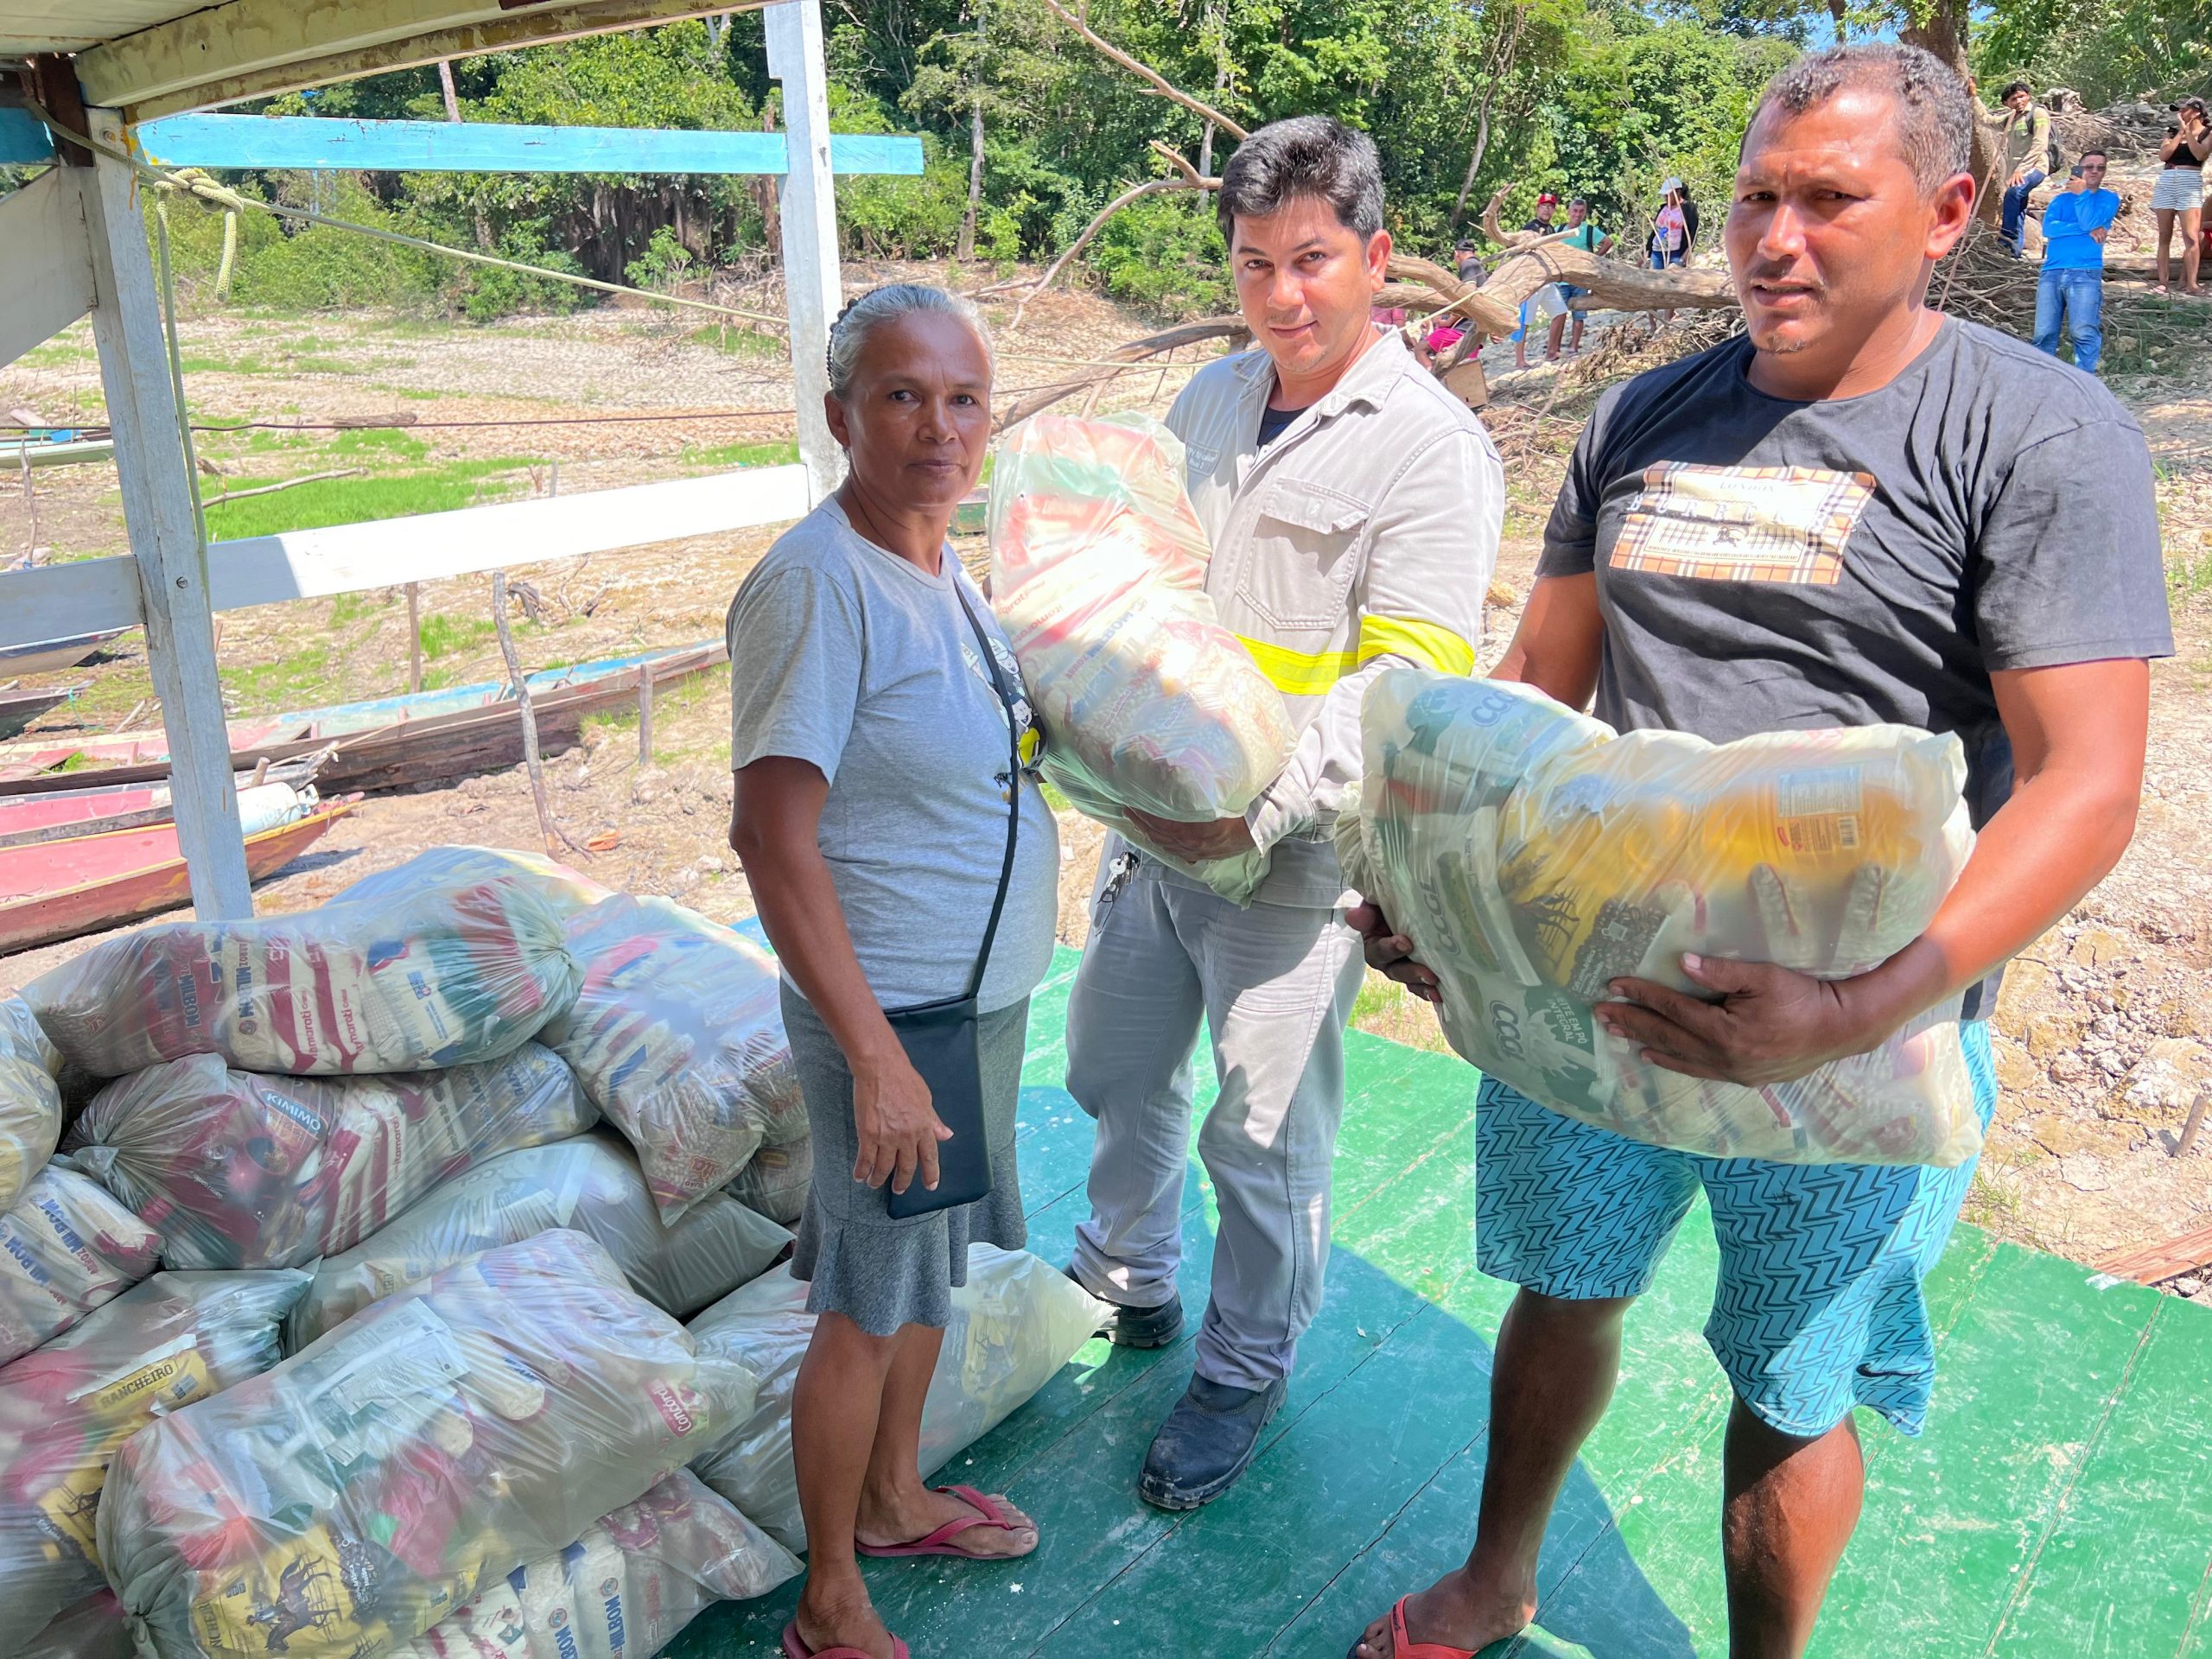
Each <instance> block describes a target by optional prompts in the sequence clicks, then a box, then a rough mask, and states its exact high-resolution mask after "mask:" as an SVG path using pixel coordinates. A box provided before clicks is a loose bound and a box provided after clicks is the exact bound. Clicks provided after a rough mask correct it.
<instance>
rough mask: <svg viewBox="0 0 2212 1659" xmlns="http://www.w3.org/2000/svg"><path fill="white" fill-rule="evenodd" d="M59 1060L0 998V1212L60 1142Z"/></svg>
mask: <svg viewBox="0 0 2212 1659" xmlns="http://www.w3.org/2000/svg"><path fill="white" fill-rule="evenodd" d="M60 1070H61V1056H60V1053H59V1052H57V1051H56V1050H55V1048H54V1045H53V1044H52V1043H51V1042H49V1041H48V1040H47V1035H46V1033H45V1032H43V1031H42V1030H41V1029H40V1028H39V1023H38V1021H37V1020H36V1019H35V1018H34V1017H33V1016H32V1014H31V1008H30V1004H29V1003H28V1002H26V1001H23V1000H22V998H21V997H19V996H0V1211H5V1210H11V1209H13V1208H14V1207H15V1205H16V1199H17V1198H21V1197H22V1192H23V1188H24V1187H25V1186H26V1185H29V1182H30V1179H31V1177H32V1176H34V1175H35V1174H37V1173H38V1172H39V1168H40V1166H41V1165H43V1164H44V1163H45V1162H46V1160H47V1159H48V1156H49V1155H50V1154H52V1153H53V1151H54V1145H55V1143H56V1142H57V1141H60V1139H61V1090H60V1088H59V1087H58V1086H57V1085H56V1084H55V1083H54V1077H56V1076H57V1075H58V1074H59V1073H60Z"/></svg>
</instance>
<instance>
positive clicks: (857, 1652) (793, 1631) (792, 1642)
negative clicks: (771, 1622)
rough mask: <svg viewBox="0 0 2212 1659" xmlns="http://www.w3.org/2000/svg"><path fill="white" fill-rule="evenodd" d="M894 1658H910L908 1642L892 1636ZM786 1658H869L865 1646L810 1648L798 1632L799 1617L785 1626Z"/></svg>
mask: <svg viewBox="0 0 2212 1659" xmlns="http://www.w3.org/2000/svg"><path fill="white" fill-rule="evenodd" d="M891 1653H892V1659H909V1656H908V1654H907V1652H906V1643H904V1642H901V1641H900V1640H899V1638H898V1637H895V1636H894V1637H892V1638H891ZM784 1659H869V1655H868V1649H865V1648H810V1647H808V1646H807V1645H806V1643H805V1641H804V1639H803V1638H802V1637H800V1635H799V1633H798V1620H797V1619H793V1620H791V1623H790V1624H786V1625H785V1626H784Z"/></svg>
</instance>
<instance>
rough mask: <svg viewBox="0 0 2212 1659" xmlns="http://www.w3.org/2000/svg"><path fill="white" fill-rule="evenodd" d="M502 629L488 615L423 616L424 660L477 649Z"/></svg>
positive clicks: (430, 661) (444, 612)
mask: <svg viewBox="0 0 2212 1659" xmlns="http://www.w3.org/2000/svg"><path fill="white" fill-rule="evenodd" d="M497 632H499V627H498V625H497V624H495V623H494V622H493V620H492V619H491V618H490V617H488V616H455V615H454V614H453V613H451V612H449V611H438V612H435V613H432V614H431V615H429V616H426V617H424V618H423V661H424V662H426V663H435V662H436V661H437V660H438V659H439V658H444V657H450V656H452V655H454V652H462V651H474V649H475V648H476V647H477V646H479V645H482V644H483V643H484V642H485V641H486V639H490V638H491V637H492V636H493V634H495V633H497Z"/></svg>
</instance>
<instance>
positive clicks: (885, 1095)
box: [853, 1038, 952, 1192]
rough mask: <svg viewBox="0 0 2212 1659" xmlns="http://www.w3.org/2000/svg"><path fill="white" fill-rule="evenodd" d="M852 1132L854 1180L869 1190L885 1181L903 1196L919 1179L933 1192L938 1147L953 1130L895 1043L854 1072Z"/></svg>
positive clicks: (926, 1189)
mask: <svg viewBox="0 0 2212 1659" xmlns="http://www.w3.org/2000/svg"><path fill="white" fill-rule="evenodd" d="M853 1128H854V1130H855V1133H856V1135H857V1137H858V1139H859V1141H860V1143H861V1149H860V1155H859V1156H858V1157H856V1158H855V1159H854V1160H853V1179H855V1180H856V1181H859V1182H861V1184H862V1185H868V1186H881V1185H883V1184H884V1183H885V1182H886V1181H889V1182H890V1183H891V1190H892V1191H893V1192H905V1191H906V1189H907V1188H908V1187H910V1186H912V1185H913V1184H914V1177H915V1176H916V1175H917V1174H919V1175H920V1176H921V1178H922V1190H923V1191H924V1192H936V1191H937V1181H938V1166H937V1149H938V1143H939V1142H940V1141H950V1140H951V1139H952V1131H951V1130H950V1129H948V1128H945V1127H944V1120H943V1119H941V1118H940V1117H938V1115H937V1109H936V1108H935V1107H934V1106H932V1105H931V1103H930V1086H929V1084H926V1083H924V1082H923V1081H922V1074H921V1073H920V1072H918V1071H915V1070H914V1067H913V1064H912V1062H911V1061H910V1060H908V1059H907V1058H906V1050H905V1049H903V1048H901V1047H899V1042H898V1039H896V1038H893V1039H892V1040H891V1045H890V1047H889V1048H888V1049H887V1051H886V1052H884V1053H882V1054H881V1055H880V1056H879V1057H876V1058H872V1059H871V1060H869V1061H868V1063H867V1064H865V1065H855V1066H854V1067H853Z"/></svg>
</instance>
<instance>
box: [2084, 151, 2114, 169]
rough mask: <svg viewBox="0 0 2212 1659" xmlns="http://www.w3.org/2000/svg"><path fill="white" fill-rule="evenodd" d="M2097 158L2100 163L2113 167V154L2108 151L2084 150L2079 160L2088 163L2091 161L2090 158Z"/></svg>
mask: <svg viewBox="0 0 2212 1659" xmlns="http://www.w3.org/2000/svg"><path fill="white" fill-rule="evenodd" d="M2090 156H2095V157H2096V158H2097V159H2098V160H2099V161H2101V162H2103V163H2104V164H2105V165H2106V166H2107V167H2110V166H2111V165H2112V156H2111V153H2110V152H2109V151H2107V150H2101V149H2085V150H2083V151H2082V154H2081V156H2080V157H2079V159H2080V160H2082V161H2085V162H2086V161H2088V159H2089V157H2090Z"/></svg>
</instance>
